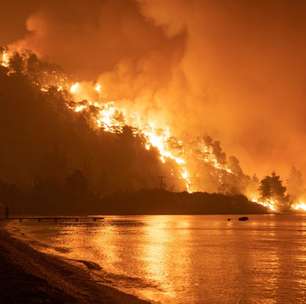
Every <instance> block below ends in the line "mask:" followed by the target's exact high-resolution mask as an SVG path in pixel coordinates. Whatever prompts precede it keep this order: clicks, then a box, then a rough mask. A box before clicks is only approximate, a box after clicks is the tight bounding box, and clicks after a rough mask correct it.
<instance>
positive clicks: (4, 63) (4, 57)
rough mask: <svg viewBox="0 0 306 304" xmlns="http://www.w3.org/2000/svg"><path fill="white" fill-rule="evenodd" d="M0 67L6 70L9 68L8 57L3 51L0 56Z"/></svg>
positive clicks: (5, 51) (6, 52)
mask: <svg viewBox="0 0 306 304" xmlns="http://www.w3.org/2000/svg"><path fill="white" fill-rule="evenodd" d="M0 65H1V66H3V67H5V68H8V67H9V66H10V55H9V53H8V51H7V50H3V52H2V54H1V60H0Z"/></svg>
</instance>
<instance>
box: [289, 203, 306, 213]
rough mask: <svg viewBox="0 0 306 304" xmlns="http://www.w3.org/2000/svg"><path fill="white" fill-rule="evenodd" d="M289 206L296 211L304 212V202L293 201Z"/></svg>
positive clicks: (305, 206) (305, 205)
mask: <svg viewBox="0 0 306 304" xmlns="http://www.w3.org/2000/svg"><path fill="white" fill-rule="evenodd" d="M291 208H292V209H293V210H296V211H305V212H306V203H305V202H298V203H294V204H293V205H292V206H291Z"/></svg>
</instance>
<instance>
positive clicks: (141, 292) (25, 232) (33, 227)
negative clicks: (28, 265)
mask: <svg viewBox="0 0 306 304" xmlns="http://www.w3.org/2000/svg"><path fill="white" fill-rule="evenodd" d="M228 218H230V219H231V220H228ZM9 229H10V230H11V231H12V232H13V233H15V235H18V237H20V238H23V239H26V240H27V241H28V242H29V243H30V244H31V245H32V246H34V247H35V248H37V249H39V250H41V251H43V252H47V253H52V254H57V255H60V256H62V257H63V258H65V259H67V260H69V261H76V260H78V261H79V262H80V264H83V265H87V267H88V268H89V271H90V272H91V273H92V277H93V279H94V280H96V281H97V284H108V285H111V286H114V287H116V288H118V289H120V290H122V291H125V292H128V293H130V294H134V295H137V296H139V297H141V298H144V299H149V300H151V301H154V302H160V303H169V304H171V303H176V304H180V303H184V304H185V303H212V304H213V303H256V304H258V303H269V304H270V303H271V304H272V303H284V304H287V303H306V215H250V216H249V221H247V222H240V221H238V216H233V215H227V216H226V215H222V216H212V215H206V216H205V215H204V216H202V215H201V216H177V215H174V216H172V215H169V216H168V215H161V216H107V217H105V220H103V221H97V222H94V221H87V220H81V221H80V222H73V221H70V222H58V223H53V222H44V221H42V222H36V221H23V222H22V223H18V222H12V223H11V224H10V226H9Z"/></svg>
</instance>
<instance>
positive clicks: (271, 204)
mask: <svg viewBox="0 0 306 304" xmlns="http://www.w3.org/2000/svg"><path fill="white" fill-rule="evenodd" d="M250 200H251V201H252V202H255V203H257V204H260V205H262V206H264V207H266V208H268V209H269V210H271V211H273V212H277V211H278V210H277V202H276V201H275V200H274V199H272V198H271V199H266V200H260V199H259V198H258V197H257V196H255V195H253V196H251V199H250Z"/></svg>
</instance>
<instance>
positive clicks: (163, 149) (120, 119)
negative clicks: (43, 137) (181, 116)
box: [0, 49, 306, 211]
mask: <svg viewBox="0 0 306 304" xmlns="http://www.w3.org/2000/svg"><path fill="white" fill-rule="evenodd" d="M11 54H12V53H11V52H9V51H7V50H5V49H4V50H3V49H2V52H0V65H1V66H3V67H6V68H8V69H9V72H8V73H11V70H12V67H10V57H11ZM40 78H41V79H39V81H38V82H37V83H36V82H35V84H36V85H37V86H39V87H40V90H41V91H42V92H48V91H49V90H50V89H51V88H55V89H56V90H57V91H58V92H61V93H62V94H64V96H65V97H67V93H68V95H69V94H70V95H69V97H68V100H67V103H66V105H67V107H69V108H70V109H71V110H73V111H74V112H76V113H81V112H86V113H87V114H88V116H87V117H89V119H90V120H91V121H92V123H93V126H94V127H95V128H101V129H103V130H104V131H105V132H110V133H122V132H124V128H125V127H126V126H129V127H130V128H131V130H132V132H133V134H134V135H135V136H140V137H141V138H142V139H144V145H145V148H146V149H147V150H150V149H156V150H157V151H158V153H159V158H160V161H161V162H162V163H166V162H167V161H171V162H173V163H175V164H176V166H177V169H178V170H177V171H178V173H179V176H178V177H179V178H180V179H181V180H182V181H184V184H185V188H186V190H187V191H188V192H193V191H203V189H205V185H204V187H203V186H202V185H201V184H200V183H199V182H198V176H197V175H196V174H195V172H194V171H195V168H196V165H194V161H196V162H203V163H206V164H208V165H209V166H210V167H211V168H214V169H215V170H216V171H215V172H214V174H216V176H218V177H219V180H220V182H223V180H222V177H223V176H228V175H235V173H234V172H233V171H232V169H231V167H230V166H229V163H228V162H227V159H226V155H225V153H223V151H222V149H221V147H220V145H219V142H217V141H213V140H212V139H211V138H208V137H206V138H203V139H202V140H198V141H195V142H194V143H195V145H194V146H192V145H193V142H191V145H190V142H187V143H183V142H182V141H181V140H178V139H177V138H176V137H174V136H173V134H172V131H171V129H170V127H169V126H167V125H165V126H161V125H160V122H159V121H158V119H156V118H155V120H152V119H151V118H150V120H146V119H143V117H141V115H140V113H138V112H135V111H134V110H133V111H131V110H130V108H126V107H124V106H123V105H122V103H121V102H115V101H110V100H105V99H104V96H102V95H104V94H102V93H103V91H102V88H103V85H102V84H101V83H99V82H95V83H91V82H74V83H73V82H71V81H70V80H69V79H67V76H66V75H64V74H63V73H58V72H57V71H55V70H54V71H53V70H52V71H51V72H50V71H43V72H42V74H41V77H40ZM193 147H195V149H194V150H193ZM185 150H186V153H185ZM190 150H191V151H192V152H191V153H190ZM188 151H189V153H188ZM191 171H193V175H191ZM252 196H253V195H251V197H252ZM249 197H250V196H249ZM257 197H258V196H257V195H254V197H253V199H251V200H252V201H254V202H256V203H258V204H261V205H263V206H265V207H267V208H268V209H270V210H272V211H277V206H278V204H277V201H275V200H273V199H268V200H264V201H262V200H260V199H258V198H257ZM292 209H294V210H300V211H301V210H302V211H306V203H304V202H300V203H296V204H293V205H292Z"/></svg>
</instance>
